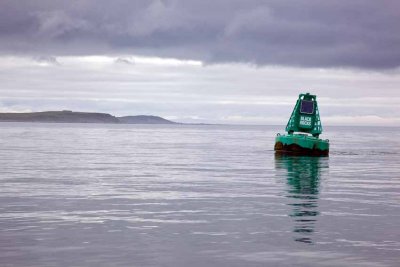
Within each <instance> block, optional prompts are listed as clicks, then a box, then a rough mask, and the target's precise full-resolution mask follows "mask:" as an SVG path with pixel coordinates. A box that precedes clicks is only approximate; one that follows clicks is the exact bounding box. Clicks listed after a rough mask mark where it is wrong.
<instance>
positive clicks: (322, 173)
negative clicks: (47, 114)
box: [0, 123, 400, 267]
mask: <svg viewBox="0 0 400 267" xmlns="http://www.w3.org/2000/svg"><path fill="white" fill-rule="evenodd" d="M282 130H283V127H261V126H259V127H256V126H205V125H204V126H183V125H176V126H145V125H139V126H138V125H136V126H135V125H89V124H29V123H25V124H24V123H22V124H18V123H2V124H0V164H1V165H0V166H1V170H0V182H1V187H0V266H138V267H139V266H140V267H141V266H168V267H169V266H171V267H172V266H174V267H176V266H190V267H196V266H229V267H231V266H307V267H309V266H346V267H347V266H367V267H368V266H373V267H375V266H376V267H380V266H400V228H399V227H400V174H399V172H400V151H399V148H400V129H399V128H366V127H359V128H351V127H342V128H340V127H331V128H329V127H326V129H325V133H324V134H323V135H322V136H323V137H325V138H329V139H330V141H331V153H330V157H329V158H307V157H275V155H274V151H273V144H274V137H275V134H276V133H277V132H282Z"/></svg>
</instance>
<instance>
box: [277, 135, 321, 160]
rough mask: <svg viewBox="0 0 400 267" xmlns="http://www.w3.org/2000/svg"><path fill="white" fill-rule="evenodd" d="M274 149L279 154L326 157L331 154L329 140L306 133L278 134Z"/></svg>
mask: <svg viewBox="0 0 400 267" xmlns="http://www.w3.org/2000/svg"><path fill="white" fill-rule="evenodd" d="M274 150H275V152H276V153H277V154H290V155H296V156H314V157H326V156H328V155H329V140H322V139H319V138H317V137H314V136H309V135H305V134H287V135H280V134H278V135H277V136H276V138H275V146H274Z"/></svg>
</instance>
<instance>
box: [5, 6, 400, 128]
mask: <svg viewBox="0 0 400 267" xmlns="http://www.w3.org/2000/svg"><path fill="white" fill-rule="evenodd" d="M399 86H400V1H397V0H393V1H386V0H379V1H375V0H371V1H368V0H352V1H348V0H347V1H339V0H335V1H333V0H332V1H328V0H324V1H323V0H319V1H316V0H315V1H313V0H307V1H305V0H304V1H302V0H296V1H292V0H277V1H267V0H264V1H261V0H260V1H256V0H254V1H253V0H242V1H235V0H202V1H194V0H181V1H178V0H171V1H169V0H156V1H151V0H143V1H142V0H134V1H132V0H129V1H128V0H126V1H118V0H113V1H108V0H107V1H106V0H104V1H98V0H97V1H94V0H80V1H55V0H48V1H47V0H42V1H34V0H31V1H15V0H10V1H6V0H2V1H0V111H2V112H24V111H43V110H61V109H69V110H75V111H96V112H108V113H112V114H114V115H137V114H152V115H159V116H163V117H166V118H169V119H173V120H176V121H182V122H212V123H238V124H282V125H284V124H286V122H287V119H288V117H289V115H290V113H291V111H292V108H293V105H294V103H295V100H296V99H297V96H298V94H299V93H300V92H311V93H314V94H317V95H318V99H319V100H320V101H319V106H320V113H321V116H322V123H323V124H325V125H335V124H336V125H337V124H339V125H397V126H400V89H399Z"/></svg>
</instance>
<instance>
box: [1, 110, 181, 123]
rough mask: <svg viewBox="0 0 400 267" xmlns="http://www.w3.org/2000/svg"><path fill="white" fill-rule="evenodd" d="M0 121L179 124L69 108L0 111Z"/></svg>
mask: <svg viewBox="0 0 400 267" xmlns="http://www.w3.org/2000/svg"><path fill="white" fill-rule="evenodd" d="M0 122H46V123H114V124H116V123H120V124H180V123H177V122H173V121H170V120H167V119H164V118H161V117H158V116H150V115H137V116H123V117H116V116H113V115H111V114H108V113H97V112H74V111H70V110H63V111H44V112H29V113H0Z"/></svg>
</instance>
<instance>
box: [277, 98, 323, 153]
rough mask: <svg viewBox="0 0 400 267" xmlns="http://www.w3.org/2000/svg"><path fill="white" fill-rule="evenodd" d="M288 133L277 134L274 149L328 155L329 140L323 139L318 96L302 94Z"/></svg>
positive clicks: (290, 121)
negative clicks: (320, 136)
mask: <svg viewBox="0 0 400 267" xmlns="http://www.w3.org/2000/svg"><path fill="white" fill-rule="evenodd" d="M286 132H287V134H284V135H281V134H277V136H276V138H275V147H274V150H275V151H276V153H279V154H292V155H299V156H328V154H329V140H322V139H320V138H319V135H320V134H321V133H322V125H321V119H320V117H319V111H318V103H317V96H315V95H311V94H309V93H307V94H300V95H299V98H298V99H297V102H296V106H295V107H294V109H293V112H292V115H291V116H290V119H289V121H288V123H287V125H286Z"/></svg>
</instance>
